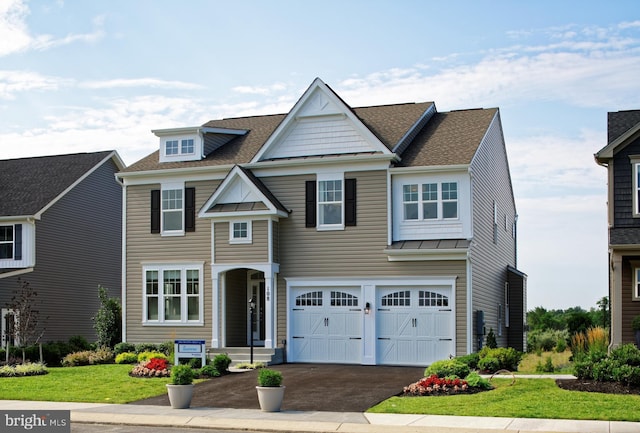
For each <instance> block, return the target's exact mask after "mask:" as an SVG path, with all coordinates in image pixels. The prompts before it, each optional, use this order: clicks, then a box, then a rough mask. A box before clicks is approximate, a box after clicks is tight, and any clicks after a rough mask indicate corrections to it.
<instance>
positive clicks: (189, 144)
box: [180, 138, 194, 154]
mask: <svg viewBox="0 0 640 433" xmlns="http://www.w3.org/2000/svg"><path fill="white" fill-rule="evenodd" d="M193 149H194V142H193V138H185V139H183V140H182V141H181V142H180V153H182V154H190V153H193Z"/></svg>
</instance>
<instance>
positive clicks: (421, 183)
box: [401, 180, 460, 224]
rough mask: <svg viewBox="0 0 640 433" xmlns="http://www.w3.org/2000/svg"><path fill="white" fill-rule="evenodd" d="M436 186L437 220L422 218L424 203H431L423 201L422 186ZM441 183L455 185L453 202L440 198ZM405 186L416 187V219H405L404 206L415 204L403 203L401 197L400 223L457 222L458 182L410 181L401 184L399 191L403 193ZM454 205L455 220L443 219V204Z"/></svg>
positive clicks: (458, 210)
mask: <svg viewBox="0 0 640 433" xmlns="http://www.w3.org/2000/svg"><path fill="white" fill-rule="evenodd" d="M434 183H435V184H436V185H437V190H438V199H437V200H436V203H437V204H436V206H437V208H438V217H437V218H426V219H425V217H424V204H425V203H433V200H426V201H425V200H423V195H422V194H423V189H424V188H423V186H424V185H425V184H434ZM443 183H455V184H456V196H457V198H456V199H455V200H450V199H447V200H444V199H443V198H442V184H443ZM407 185H418V218H417V219H406V218H405V213H404V205H405V204H406V203H415V202H405V201H404V197H402V221H404V222H415V221H420V222H424V223H427V224H428V223H436V222H442V221H459V220H460V182H458V181H457V180H443V181H411V182H403V183H402V189H401V191H404V187H405V186H407ZM454 201H455V203H456V217H455V218H444V216H443V215H444V209H443V204H444V203H452V202H454Z"/></svg>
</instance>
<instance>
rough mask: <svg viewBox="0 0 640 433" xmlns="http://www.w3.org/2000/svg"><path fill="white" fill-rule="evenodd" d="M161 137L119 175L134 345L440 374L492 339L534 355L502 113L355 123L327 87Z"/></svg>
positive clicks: (367, 113) (405, 110) (406, 110)
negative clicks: (200, 343) (189, 343)
mask: <svg viewBox="0 0 640 433" xmlns="http://www.w3.org/2000/svg"><path fill="white" fill-rule="evenodd" d="M153 133H154V134H155V135H156V136H157V137H158V139H159V150H158V151H156V152H154V153H152V154H151V155H149V156H147V157H146V158H144V159H142V160H140V161H138V162H136V163H135V164H133V165H131V166H130V167H128V168H126V169H125V170H123V171H122V172H120V173H119V174H118V177H119V178H120V179H121V180H122V182H123V185H124V206H125V221H124V224H125V232H124V243H125V257H124V259H123V273H124V279H123V284H125V287H123V304H124V311H125V317H124V320H123V322H124V323H123V325H124V326H123V329H124V330H125V340H126V341H129V342H132V343H137V342H145V341H150V342H162V341H166V340H173V339H175V338H184V339H202V340H205V341H206V345H207V347H208V348H211V350H212V352H214V351H222V352H228V353H230V354H231V357H232V358H233V360H234V361H238V360H241V359H247V358H248V352H249V349H248V347H249V346H250V345H251V342H252V341H253V343H254V344H255V345H257V346H261V347H263V348H264V349H261V351H260V352H261V353H262V352H266V353H268V354H269V356H273V358H272V359H271V361H276V360H279V359H282V357H283V355H284V356H286V360H287V361H288V362H330V363H354V364H388V365H426V364H429V363H431V362H433V361H435V360H438V359H443V358H447V357H449V356H452V355H462V354H466V353H469V352H473V351H475V350H477V349H478V348H479V347H480V346H481V345H482V344H483V343H484V340H485V337H486V332H488V331H489V329H491V328H492V329H493V330H494V332H495V334H496V336H497V340H498V343H499V344H500V345H501V346H507V345H509V346H512V347H515V348H517V349H519V350H523V349H524V347H525V335H524V329H525V326H524V322H525V312H526V302H525V299H526V276H525V275H524V274H523V273H521V272H519V271H518V270H517V269H516V267H517V263H516V234H517V231H516V221H517V215H516V207H515V202H514V197H513V192H512V185H511V179H510V174H509V166H508V162H507V154H506V150H505V143H504V138H503V134H502V126H501V122H500V114H499V111H498V109H495V108H493V109H473V110H461V111H452V112H446V113H438V112H437V110H436V108H435V104H434V103H432V102H424V103H408V104H394V105H385V106H371V107H361V108H352V107H350V106H348V105H347V104H346V103H345V102H344V101H343V100H342V99H341V98H340V97H339V96H338V95H337V94H336V93H335V92H334V91H333V90H332V89H331V88H330V87H329V86H327V85H326V84H325V83H324V82H322V81H321V80H320V79H316V80H315V81H314V82H313V83H312V84H311V86H310V87H309V88H308V89H307V91H306V92H305V93H304V94H303V95H302V97H301V98H300V99H299V100H298V102H297V103H296V104H295V105H294V107H293V108H292V109H291V111H289V112H288V113H286V114H280V115H269V116H252V117H241V118H229V119H220V120H212V121H210V122H207V123H206V124H204V125H202V126H197V127H187V128H174V129H159V130H154V131H153ZM250 300H253V301H254V304H255V307H254V312H255V314H254V315H253V318H254V320H253V321H251V320H250V318H251V317H252V315H251V314H250V305H249V301H250ZM482 319H483V320H482Z"/></svg>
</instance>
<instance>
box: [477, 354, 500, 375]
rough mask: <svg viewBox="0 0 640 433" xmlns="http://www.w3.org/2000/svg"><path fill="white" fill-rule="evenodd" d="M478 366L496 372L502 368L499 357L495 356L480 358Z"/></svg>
mask: <svg viewBox="0 0 640 433" xmlns="http://www.w3.org/2000/svg"><path fill="white" fill-rule="evenodd" d="M478 368H479V369H480V370H481V371H486V372H488V373H495V372H496V371H498V370H502V369H501V368H500V361H498V358H494V357H493V356H485V357H484V358H480V361H478Z"/></svg>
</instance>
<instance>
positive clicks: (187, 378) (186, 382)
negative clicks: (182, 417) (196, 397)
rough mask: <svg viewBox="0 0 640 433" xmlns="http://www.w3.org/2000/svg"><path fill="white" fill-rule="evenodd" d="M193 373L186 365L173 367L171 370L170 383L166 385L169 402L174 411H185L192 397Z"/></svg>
mask: <svg viewBox="0 0 640 433" xmlns="http://www.w3.org/2000/svg"><path fill="white" fill-rule="evenodd" d="M194 377H195V373H194V371H193V369H192V368H191V367H189V366H188V365H181V364H178V365H175V366H173V367H172V368H171V383H170V384H169V383H168V384H167V393H168V394H169V402H170V403H171V407H172V408H174V409H187V408H188V407H189V406H190V405H191V398H192V397H193V379H194Z"/></svg>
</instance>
